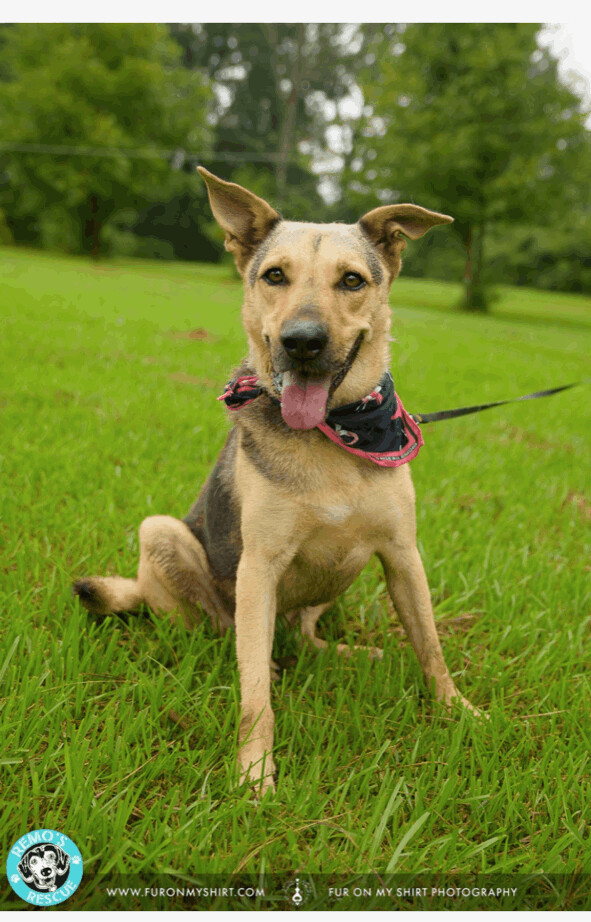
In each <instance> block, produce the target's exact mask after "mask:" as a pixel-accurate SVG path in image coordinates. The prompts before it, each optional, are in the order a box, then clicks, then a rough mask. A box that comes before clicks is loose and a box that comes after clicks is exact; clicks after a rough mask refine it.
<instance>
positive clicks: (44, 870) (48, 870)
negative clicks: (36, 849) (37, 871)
mask: <svg viewBox="0 0 591 922" xmlns="http://www.w3.org/2000/svg"><path fill="white" fill-rule="evenodd" d="M41 873H42V874H43V876H44V877H51V868H41Z"/></svg>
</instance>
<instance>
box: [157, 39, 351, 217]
mask: <svg viewBox="0 0 591 922" xmlns="http://www.w3.org/2000/svg"><path fill="white" fill-rule="evenodd" d="M366 28H367V27H361V26H346V25H341V24H339V23H322V24H314V23H278V24H275V23H241V24H238V25H236V24H232V23H207V24H202V25H197V24H194V25H172V26H171V31H172V34H173V36H174V37H175V39H176V40H177V41H178V42H179V44H180V45H181V46H182V48H183V52H184V62H185V64H186V66H187V67H199V68H203V69H204V70H205V71H206V72H207V74H208V76H209V79H210V81H211V84H212V86H213V89H214V92H215V94H216V99H217V104H216V106H215V108H214V111H213V114H212V125H213V130H214V133H215V146H214V155H213V160H212V162H210V163H208V164H206V166H208V167H209V168H211V169H212V170H213V171H214V172H219V173H220V174H221V175H222V176H224V177H225V178H230V175H231V177H232V179H233V180H235V181H236V182H239V183H243V184H244V185H247V186H249V188H252V189H253V190H254V191H256V192H258V193H259V194H260V195H263V196H267V197H269V198H271V199H272V200H273V202H274V204H276V205H277V206H278V207H279V208H281V209H283V210H284V211H285V212H286V214H287V215H288V216H289V217H297V216H299V215H301V214H302V213H303V214H306V213H309V212H310V207H311V205H313V208H314V211H315V213H316V214H317V215H318V216H319V218H320V217H321V216H322V215H323V212H324V210H325V208H326V204H325V202H324V200H323V199H322V198H321V197H320V196H319V194H318V191H317V187H318V175H317V173H315V172H314V170H313V169H311V163H312V161H313V160H318V157H319V155H320V154H321V153H322V152H323V151H325V150H326V131H327V129H328V128H329V127H330V126H331V124H333V123H339V122H341V121H342V117H341V107H342V106H343V103H344V101H345V100H346V99H347V97H348V96H349V94H350V93H351V91H352V89H353V88H354V87H355V76H356V73H357V71H358V69H359V67H360V66H361V64H362V63H363V58H362V56H360V54H359V51H360V49H361V48H362V46H363V44H364V41H365V30H366ZM216 153H217V155H218V157H219V160H216V159H215V156H216ZM247 158H248V159H247Z"/></svg>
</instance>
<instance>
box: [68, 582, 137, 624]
mask: <svg viewBox="0 0 591 922" xmlns="http://www.w3.org/2000/svg"><path fill="white" fill-rule="evenodd" d="M72 590H73V591H74V594H75V595H77V596H78V598H79V599H80V601H81V602H82V604H83V605H84V608H86V609H87V611H90V612H92V613H93V614H94V615H112V614H122V613H123V612H137V611H139V609H140V608H141V606H142V603H143V601H144V599H143V597H142V595H141V593H140V589H139V583H138V581H137V579H123V577H121V576H89V577H86V578H85V579H79V580H77V581H76V582H75V583H74V585H73V586H72Z"/></svg>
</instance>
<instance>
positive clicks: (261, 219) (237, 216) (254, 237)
mask: <svg viewBox="0 0 591 922" xmlns="http://www.w3.org/2000/svg"><path fill="white" fill-rule="evenodd" d="M197 170H198V171H199V173H200V174H201V176H202V177H203V179H204V180H205V184H206V186H207V192H208V195H209V203H210V205H211V210H212V211H213V216H214V218H215V219H216V221H217V222H218V224H219V225H220V227H221V228H222V230H223V231H224V232H225V234H226V249H227V250H229V252H230V253H233V254H234V259H235V260H236V265H237V266H238V271H239V272H242V271H243V269H244V268H245V267H246V264H247V263H248V260H249V259H250V257H251V256H252V254H253V253H254V251H255V249H256V248H257V246H258V245H259V243H262V241H263V240H264V239H265V237H266V236H267V234H268V233H269V231H270V230H271V229H272V228H273V227H274V226H275V224H277V222H278V221H280V220H281V217H280V215H279V214H278V213H277V212H276V211H275V209H274V208H271V206H270V205H268V204H267V202H265V200H264V199H262V198H259V197H258V195H255V194H254V192H249V191H248V189H244V188H243V187H242V186H239V185H237V184H236V183H234V182H226V181H225V180H224V179H219V178H218V177H217V176H214V175H213V173H210V172H209V170H205V169H204V168H203V167H202V166H198V167H197Z"/></svg>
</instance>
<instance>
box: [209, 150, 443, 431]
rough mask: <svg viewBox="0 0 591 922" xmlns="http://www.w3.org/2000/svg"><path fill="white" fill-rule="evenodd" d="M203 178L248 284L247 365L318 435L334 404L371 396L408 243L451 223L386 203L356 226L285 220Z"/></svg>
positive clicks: (383, 362) (290, 414) (244, 193)
mask: <svg viewBox="0 0 591 922" xmlns="http://www.w3.org/2000/svg"><path fill="white" fill-rule="evenodd" d="M199 172H200V173H201V175H202V177H203V179H204V180H205V182H206V184H207V190H208V193H209V200H210V203H211V208H212V211H213V214H214V217H215V219H216V220H217V222H218V224H219V225H220V226H221V227H222V229H223V230H224V232H225V235H226V249H227V250H229V251H230V252H231V253H232V254H233V255H234V258H235V260H236V265H237V267H238V271H239V272H240V274H241V275H242V278H243V281H244V291H245V297H244V306H243V320H244V326H245V329H246V333H247V335H248V341H249V348H250V355H249V361H250V363H251V365H252V367H253V368H254V369H255V370H256V372H257V374H258V375H259V378H260V380H261V383H262V385H263V387H264V388H265V389H266V390H267V391H268V392H269V393H271V394H275V395H276V396H278V397H280V399H281V412H282V415H283V419H284V420H285V422H286V423H287V424H288V425H289V426H291V428H293V429H312V428H314V426H317V425H318V423H319V422H322V421H323V420H324V417H325V415H326V412H327V408H328V407H329V406H330V407H334V406H339V405H341V406H342V405H343V404H346V403H349V402H352V401H354V400H360V399H361V398H362V397H364V396H365V395H366V394H367V393H369V392H370V391H371V389H372V388H373V387H374V386H375V384H376V383H377V382H378V381H379V379H380V378H381V376H382V375H383V373H384V371H385V369H386V368H387V367H388V365H389V361H390V358H389V335H388V334H389V330H390V308H389V305H388V295H389V291H390V285H391V284H392V282H393V281H394V279H395V278H396V276H397V275H398V273H399V271H400V266H401V255H402V252H403V250H404V249H405V247H406V239H405V238H406V237H408V238H410V239H411V240H415V239H417V238H418V237H422V236H423V234H424V233H426V232H427V231H428V230H429V228H431V227H433V226H434V225H436V224H447V223H449V222H450V221H452V220H453V219H452V218H450V217H449V216H448V215H443V214H437V213H436V212H433V211H427V209H425V208H420V207H419V206H418V205H384V206H382V207H380V208H375V209H374V210H373V211H370V212H368V214H366V215H364V216H363V217H362V218H361V219H360V220H359V221H358V223H357V224H308V223H299V222H295V221H284V220H282V218H281V217H280V215H279V214H278V213H277V212H276V211H275V209H274V208H272V207H271V206H270V205H269V204H267V202H265V201H263V199H261V198H259V197H258V196H257V195H254V193H252V192H249V191H248V190H247V189H243V188H242V186H238V185H236V184H235V183H229V182H225V181H224V180H222V179H219V178H218V177H217V176H213V174H211V173H209V172H208V171H207V170H204V169H203V168H202V167H199ZM337 389H338V390H337Z"/></svg>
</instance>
